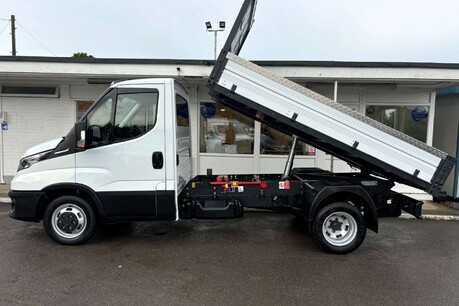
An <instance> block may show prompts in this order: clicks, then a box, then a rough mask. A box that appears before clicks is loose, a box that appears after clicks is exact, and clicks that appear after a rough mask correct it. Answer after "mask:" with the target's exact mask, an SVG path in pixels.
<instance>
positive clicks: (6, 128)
mask: <svg viewBox="0 0 459 306" xmlns="http://www.w3.org/2000/svg"><path fill="white" fill-rule="evenodd" d="M2 130H4V131H8V123H7V122H5V121H3V122H2Z"/></svg>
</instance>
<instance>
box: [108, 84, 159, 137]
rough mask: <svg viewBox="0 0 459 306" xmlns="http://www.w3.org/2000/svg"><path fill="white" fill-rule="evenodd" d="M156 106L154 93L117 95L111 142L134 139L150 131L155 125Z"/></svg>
mask: <svg viewBox="0 0 459 306" xmlns="http://www.w3.org/2000/svg"><path fill="white" fill-rule="evenodd" d="M157 106H158V93H156V92H147V93H127V94H119V95H118V98H117V101H116V109H115V126H114V135H113V141H114V142H119V141H124V140H128V139H131V138H135V137H137V136H140V135H142V134H145V133H146V132H148V131H149V130H151V129H152V128H153V127H154V126H155V124H156V110H157Z"/></svg>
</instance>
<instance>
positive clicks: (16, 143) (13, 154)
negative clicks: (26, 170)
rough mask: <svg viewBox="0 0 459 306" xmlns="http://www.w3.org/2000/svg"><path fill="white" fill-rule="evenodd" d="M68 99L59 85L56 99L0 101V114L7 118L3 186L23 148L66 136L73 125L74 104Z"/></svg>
mask: <svg viewBox="0 0 459 306" xmlns="http://www.w3.org/2000/svg"><path fill="white" fill-rule="evenodd" d="M68 97H69V94H68V85H65V84H64V85H60V97H59V98H24V97H0V99H1V111H2V112H7V116H8V117H7V122H8V130H7V131H3V162H4V176H5V180H6V181H7V182H8V181H10V180H11V179H12V177H13V176H14V174H15V173H16V170H17V167H18V162H19V159H20V157H21V155H22V153H23V152H24V151H25V150H26V149H27V148H29V147H31V146H33V145H36V144H38V143H40V142H43V141H46V140H50V139H53V138H56V137H59V136H65V135H66V134H67V133H68V131H69V130H70V128H71V127H72V125H73V122H74V121H75V104H74V102H73V101H71V100H70V99H69V98H68Z"/></svg>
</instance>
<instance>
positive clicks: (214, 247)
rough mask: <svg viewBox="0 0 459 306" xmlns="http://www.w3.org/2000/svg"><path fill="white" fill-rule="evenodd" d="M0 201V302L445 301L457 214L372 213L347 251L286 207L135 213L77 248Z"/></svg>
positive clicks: (449, 299)
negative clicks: (311, 231)
mask: <svg viewBox="0 0 459 306" xmlns="http://www.w3.org/2000/svg"><path fill="white" fill-rule="evenodd" d="M8 212H9V205H7V204H0V283H1V286H0V304H1V305H16V304H21V305H51V304H58V305H62V304H68V305H85V304H90V305H112V304H114V305H119V304H124V305H127V304H128V305H145V304H155V305H230V304H244V305H307V304H312V305H323V304H327V305H336V304H341V305H393V304H403V305H457V302H458V301H459V287H458V285H459V238H458V237H457V235H458V233H459V231H458V230H459V222H456V221H442V222H439V221H431V220H406V219H400V218H390V219H389V218H384V219H381V220H380V233H379V234H375V233H373V232H371V231H369V232H368V233H367V237H366V239H365V241H364V243H363V244H362V245H361V246H360V248H358V249H357V250H356V251H354V252H353V253H351V254H347V255H330V254H326V253H323V252H322V251H320V250H319V249H318V248H317V247H316V245H315V244H314V242H313V240H312V238H311V236H309V235H308V234H307V233H306V232H305V229H304V225H303V224H302V223H301V222H300V221H298V220H297V219H295V218H294V217H293V216H291V215H289V214H280V213H270V212H246V213H245V215H244V217H243V218H241V219H231V220H184V221H179V222H138V223H127V224H119V225H116V226H110V227H107V226H106V227H103V228H101V229H100V230H99V231H98V233H97V234H96V236H95V237H94V238H93V239H91V240H90V241H89V242H88V243H87V244H85V245H83V246H77V247H69V246H61V245H58V244H56V243H54V242H52V241H51V240H50V239H49V238H48V237H47V236H46V234H45V233H44V231H43V228H42V226H41V224H39V223H27V222H21V221H16V220H13V219H10V218H9V217H8Z"/></svg>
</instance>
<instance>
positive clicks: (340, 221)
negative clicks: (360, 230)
mask: <svg viewBox="0 0 459 306" xmlns="http://www.w3.org/2000/svg"><path fill="white" fill-rule="evenodd" d="M322 234H323V236H324V238H325V240H327V242H328V243H330V244H331V245H334V246H345V245H348V244H349V243H351V242H352V241H353V240H354V239H355V237H356V236H357V222H356V221H355V219H354V217H352V216H351V215H350V214H348V213H345V212H334V213H332V214H330V215H329V216H328V217H327V218H325V220H324V222H323V224H322Z"/></svg>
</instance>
